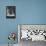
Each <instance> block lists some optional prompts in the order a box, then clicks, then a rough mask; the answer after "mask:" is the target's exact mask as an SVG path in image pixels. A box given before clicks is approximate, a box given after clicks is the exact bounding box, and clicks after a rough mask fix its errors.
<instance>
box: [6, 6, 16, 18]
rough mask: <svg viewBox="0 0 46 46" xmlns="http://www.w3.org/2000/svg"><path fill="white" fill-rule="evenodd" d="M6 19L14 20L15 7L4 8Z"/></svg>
mask: <svg viewBox="0 0 46 46" xmlns="http://www.w3.org/2000/svg"><path fill="white" fill-rule="evenodd" d="M6 18H16V6H6Z"/></svg>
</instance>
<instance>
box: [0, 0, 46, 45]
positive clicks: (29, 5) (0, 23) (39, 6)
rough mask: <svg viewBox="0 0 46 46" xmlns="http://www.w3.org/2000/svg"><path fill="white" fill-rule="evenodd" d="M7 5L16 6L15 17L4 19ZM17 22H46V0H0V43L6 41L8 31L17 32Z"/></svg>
mask: <svg viewBox="0 0 46 46" xmlns="http://www.w3.org/2000/svg"><path fill="white" fill-rule="evenodd" d="M8 5H15V6H16V19H6V6H8ZM17 24H46V0H0V44H1V43H8V39H7V36H8V34H9V32H11V31H12V32H16V33H17V32H18V30H17ZM16 42H17V40H16Z"/></svg>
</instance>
